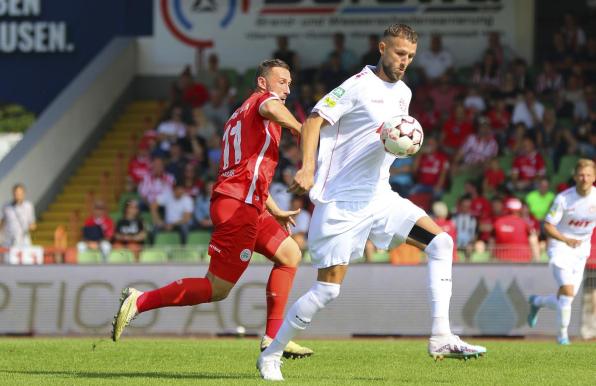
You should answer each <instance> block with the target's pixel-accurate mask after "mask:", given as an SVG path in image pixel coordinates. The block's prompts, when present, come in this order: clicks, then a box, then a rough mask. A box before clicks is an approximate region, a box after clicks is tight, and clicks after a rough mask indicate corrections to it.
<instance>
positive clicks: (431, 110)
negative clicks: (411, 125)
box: [416, 98, 441, 136]
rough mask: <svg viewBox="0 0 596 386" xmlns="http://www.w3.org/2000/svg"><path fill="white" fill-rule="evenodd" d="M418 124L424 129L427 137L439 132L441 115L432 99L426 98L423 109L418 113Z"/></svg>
mask: <svg viewBox="0 0 596 386" xmlns="http://www.w3.org/2000/svg"><path fill="white" fill-rule="evenodd" d="M416 118H417V119H418V122H419V123H420V125H421V126H422V128H423V129H424V133H425V134H426V136H428V134H431V133H435V132H437V131H439V128H440V126H439V125H440V123H441V113H440V112H439V110H437V109H436V108H435V102H434V101H433V100H432V98H426V99H425V100H424V102H423V105H422V108H421V109H420V111H418V112H417V113H416Z"/></svg>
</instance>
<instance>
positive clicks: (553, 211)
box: [544, 196, 565, 225]
mask: <svg viewBox="0 0 596 386" xmlns="http://www.w3.org/2000/svg"><path fill="white" fill-rule="evenodd" d="M564 211H565V202H564V200H563V198H562V197H561V196H557V197H556V198H555V201H554V202H553V204H552V206H551V207H550V210H549V211H548V213H547V214H546V217H545V218H544V221H546V222H547V223H549V224H552V225H557V224H558V223H559V222H560V221H561V219H562V218H563V212H564Z"/></svg>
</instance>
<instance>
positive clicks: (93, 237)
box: [77, 200, 114, 258]
mask: <svg viewBox="0 0 596 386" xmlns="http://www.w3.org/2000/svg"><path fill="white" fill-rule="evenodd" d="M113 236H114V221H112V219H111V218H110V216H109V215H108V214H107V212H106V205H105V203H104V202H103V201H99V200H98V201H95V203H94V204H93V211H92V213H91V215H90V216H89V217H87V219H85V222H84V224H83V239H82V240H81V241H80V242H79V243H77V249H78V251H79V253H81V252H84V251H86V250H88V249H94V250H98V249H99V250H100V251H101V253H102V254H103V256H104V258H105V257H107V255H108V254H109V253H110V250H111V249H112V245H111V244H110V241H111V240H112V237H113Z"/></svg>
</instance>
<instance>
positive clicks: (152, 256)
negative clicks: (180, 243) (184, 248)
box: [139, 248, 168, 264]
mask: <svg viewBox="0 0 596 386" xmlns="http://www.w3.org/2000/svg"><path fill="white" fill-rule="evenodd" d="M167 261H168V253H167V252H166V250H165V249H162V248H146V249H144V250H143V251H142V252H141V254H140V256H139V262H140V263H149V264H156V263H165V262H167Z"/></svg>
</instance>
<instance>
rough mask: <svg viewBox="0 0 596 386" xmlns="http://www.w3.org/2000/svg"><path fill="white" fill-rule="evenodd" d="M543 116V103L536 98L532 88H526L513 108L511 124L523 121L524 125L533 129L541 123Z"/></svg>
mask: <svg viewBox="0 0 596 386" xmlns="http://www.w3.org/2000/svg"><path fill="white" fill-rule="evenodd" d="M543 116H544V105H543V104H542V103H540V102H539V101H537V100H536V95H535V94H534V91H532V90H526V93H525V94H524V97H523V98H522V99H519V100H518V101H517V103H516V104H515V107H514V108H513V116H512V117H511V122H513V124H517V123H520V122H521V123H523V124H524V125H526V127H528V128H530V129H533V128H535V127H537V126H538V125H540V124H541V123H542V117H543Z"/></svg>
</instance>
